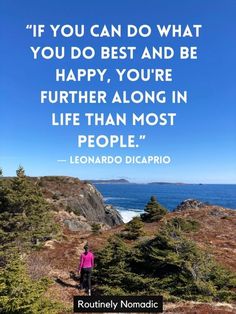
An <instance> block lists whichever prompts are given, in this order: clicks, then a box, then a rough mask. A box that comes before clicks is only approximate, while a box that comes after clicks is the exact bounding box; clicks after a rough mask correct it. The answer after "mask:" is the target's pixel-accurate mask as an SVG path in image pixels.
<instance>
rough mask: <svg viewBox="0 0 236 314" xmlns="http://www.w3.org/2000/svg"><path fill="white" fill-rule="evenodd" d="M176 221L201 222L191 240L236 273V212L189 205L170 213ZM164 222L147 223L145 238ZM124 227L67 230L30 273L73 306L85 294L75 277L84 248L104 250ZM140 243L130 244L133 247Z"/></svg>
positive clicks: (182, 306)
mask: <svg viewBox="0 0 236 314" xmlns="http://www.w3.org/2000/svg"><path fill="white" fill-rule="evenodd" d="M173 217H185V218H191V219H194V220H195V221H197V222H198V224H199V228H198V230H197V231H196V232H190V233H188V237H189V238H190V239H192V240H194V241H195V242H196V243H197V246H198V247H200V248H202V249H204V250H207V251H208V252H210V253H211V254H212V256H213V257H214V258H215V259H216V260H217V261H218V262H219V263H220V264H221V265H223V266H225V267H227V268H229V269H231V270H233V271H234V272H236V241H235V225H236V212H235V211H233V210H228V209H225V208H222V207H218V206H207V205H204V204H202V203H198V202H195V201H194V202H192V201H187V202H185V203H183V204H181V206H180V207H178V210H177V211H175V212H173V213H168V214H167V215H166V216H165V219H167V220H169V219H171V218H173ZM162 223H163V222H162V221H161V222H153V223H146V224H145V225H144V230H145V233H146V234H145V238H152V237H153V236H154V235H155V234H156V233H157V231H158V229H159V228H160V226H161V225H162ZM122 229H123V226H116V227H114V228H112V229H110V230H107V231H104V232H102V233H101V234H100V235H93V234H91V232H89V231H79V232H71V231H69V230H68V229H66V228H64V236H63V240H61V241H48V242H47V243H46V244H45V247H44V249H43V250H41V251H38V252H35V253H33V254H32V255H31V256H30V258H29V260H28V265H29V270H30V273H31V275H32V276H33V277H35V276H36V277H37V276H41V275H44V274H47V275H49V276H50V277H51V278H52V279H53V280H54V282H55V283H54V285H53V286H52V287H51V288H50V290H49V292H48V294H49V295H50V296H51V298H53V299H57V300H61V301H63V302H64V303H65V304H68V306H71V302H72V297H73V295H78V294H80V293H81V292H80V291H79V290H78V289H77V286H76V285H77V284H78V282H77V281H76V280H75V277H73V272H75V270H76V267H77V264H78V259H79V256H80V254H81V252H82V250H83V246H84V244H85V243H86V242H87V241H88V243H89V244H90V246H91V248H92V250H95V251H96V250H97V249H100V248H103V247H104V245H105V243H106V241H107V239H108V238H109V237H110V236H111V235H114V234H115V233H120V232H121V230H122ZM135 243H136V241H128V242H127V244H128V245H129V246H131V247H132V246H133V245H135ZM165 306H166V310H165V313H204V314H205V313H218V314H223V313H225V314H226V313H235V311H236V307H235V305H232V304H220V303H216V304H213V303H210V304H206V303H204V304H201V303H198V302H180V303H178V304H173V303H167V304H166V305H165Z"/></svg>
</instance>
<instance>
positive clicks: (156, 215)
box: [141, 196, 167, 222]
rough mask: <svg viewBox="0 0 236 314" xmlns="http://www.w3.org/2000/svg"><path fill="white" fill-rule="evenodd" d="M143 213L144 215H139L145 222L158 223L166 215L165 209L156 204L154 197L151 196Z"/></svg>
mask: <svg viewBox="0 0 236 314" xmlns="http://www.w3.org/2000/svg"><path fill="white" fill-rule="evenodd" d="M144 211H145V213H144V214H142V215H141V218H142V220H143V221H145V222H153V221H158V220H160V219H161V218H162V217H163V216H164V215H166V214H167V209H166V208H165V207H163V206H162V205H161V204H159V203H158V202H157V199H156V197H155V196H151V199H150V201H149V202H148V203H147V205H146V207H145V209H144Z"/></svg>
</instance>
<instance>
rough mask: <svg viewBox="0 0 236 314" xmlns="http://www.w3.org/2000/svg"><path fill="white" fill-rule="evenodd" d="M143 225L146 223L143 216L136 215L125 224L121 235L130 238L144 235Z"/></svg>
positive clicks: (133, 238) (134, 238)
mask: <svg viewBox="0 0 236 314" xmlns="http://www.w3.org/2000/svg"><path fill="white" fill-rule="evenodd" d="M143 226H144V223H143V222H142V220H141V218H140V217H134V218H133V219H132V220H131V221H129V222H128V223H127V224H126V225H125V228H124V232H123V233H122V234H121V236H122V237H123V238H125V239H128V240H136V239H138V238H139V237H141V236H142V235H144V231H143Z"/></svg>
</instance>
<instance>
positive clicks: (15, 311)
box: [0, 254, 62, 314]
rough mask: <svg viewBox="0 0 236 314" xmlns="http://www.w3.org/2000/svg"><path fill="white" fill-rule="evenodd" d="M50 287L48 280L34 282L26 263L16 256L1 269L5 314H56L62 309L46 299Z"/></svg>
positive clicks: (1, 299)
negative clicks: (27, 270)
mask: <svg viewBox="0 0 236 314" xmlns="http://www.w3.org/2000/svg"><path fill="white" fill-rule="evenodd" d="M49 285H50V281H49V280H48V279H47V278H42V279H41V280H37V281H34V280H32V279H30V277H29V276H28V274H27V272H26V267H25V264H24V262H23V261H22V260H21V259H20V257H19V255H16V254H15V255H14V256H12V257H11V259H10V260H9V261H8V263H7V265H6V266H5V267H4V268H0V308H1V310H0V311H1V313H5V314H54V313H55V314H56V313H58V311H59V309H61V308H62V307H61V306H60V305H59V304H58V303H55V302H52V301H50V300H49V299H47V298H46V297H45V292H46V290H47V288H48V287H49Z"/></svg>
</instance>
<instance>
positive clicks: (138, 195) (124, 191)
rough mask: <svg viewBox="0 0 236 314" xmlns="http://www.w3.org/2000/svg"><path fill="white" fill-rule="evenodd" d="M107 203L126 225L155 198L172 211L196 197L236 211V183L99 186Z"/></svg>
mask: <svg viewBox="0 0 236 314" xmlns="http://www.w3.org/2000/svg"><path fill="white" fill-rule="evenodd" d="M95 185H96V187H97V189H98V190H99V191H100V192H101V193H102V195H103V197H104V201H105V203H106V204H111V205H113V206H114V207H115V208H116V209H118V210H119V212H120V213H121V215H122V217H123V219H124V221H125V222H127V221H129V220H130V219H131V218H132V217H133V216H135V215H139V214H140V213H141V212H143V209H144V207H145V205H146V203H147V202H148V201H149V199H150V197H151V196H152V195H154V196H156V197H157V199H158V201H159V202H160V203H161V204H162V205H164V206H165V207H166V208H167V209H168V210H169V211H172V210H173V209H174V208H175V207H176V206H177V205H178V204H180V203H181V202H182V201H184V200H186V199H189V198H192V199H197V200H199V201H202V202H207V203H209V204H212V205H219V206H223V207H226V208H231V209H236V185H235V184H226V185H223V184H203V185H197V184H186V185H175V184H95Z"/></svg>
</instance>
